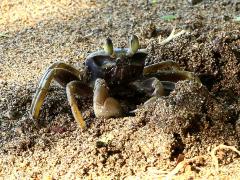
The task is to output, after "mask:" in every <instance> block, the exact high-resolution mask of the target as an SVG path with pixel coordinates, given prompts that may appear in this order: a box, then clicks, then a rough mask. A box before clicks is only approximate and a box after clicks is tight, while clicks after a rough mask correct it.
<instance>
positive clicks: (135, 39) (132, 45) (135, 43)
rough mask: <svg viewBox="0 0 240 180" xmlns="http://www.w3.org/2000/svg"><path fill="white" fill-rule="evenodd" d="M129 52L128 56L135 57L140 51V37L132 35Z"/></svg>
mask: <svg viewBox="0 0 240 180" xmlns="http://www.w3.org/2000/svg"><path fill="white" fill-rule="evenodd" d="M129 45H130V47H129V50H128V52H127V55H128V56H133V55H134V54H135V53H136V52H137V51H138V49H139V47H140V45H139V40H138V37H137V36H136V35H132V36H131V38H130V40H129Z"/></svg>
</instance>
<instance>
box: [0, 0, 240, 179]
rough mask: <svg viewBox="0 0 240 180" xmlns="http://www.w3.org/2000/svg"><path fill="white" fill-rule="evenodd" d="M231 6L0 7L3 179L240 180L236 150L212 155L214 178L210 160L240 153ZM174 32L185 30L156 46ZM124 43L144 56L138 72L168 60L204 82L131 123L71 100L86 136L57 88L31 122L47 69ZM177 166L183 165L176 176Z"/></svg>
mask: <svg viewBox="0 0 240 180" xmlns="http://www.w3.org/2000/svg"><path fill="white" fill-rule="evenodd" d="M239 6H240V5H239V3H238V2H237V1H221V2H220V1H204V2H202V3H199V4H197V5H194V6H192V5H190V4H188V3H187V1H177V3H176V2H175V1H163V2H162V1H137V2H135V1H132V2H128V1H118V2H117V1H74V0H59V1H54V0H36V1H34V3H33V1H30V0H11V1H10V0H3V1H1V2H0V7H1V11H0V17H1V18H0V156H1V159H0V179H44V178H46V179H76V178H78V179H81V178H82V177H86V178H89V179H95V178H96V177H99V178H106V179H122V178H126V179H131V178H136V177H140V178H147V179H148V178H153V179H154V178H165V177H168V178H176V179H179V178H182V179H189V178H194V179H215V178H220V179H238V177H239V176H240V174H239V169H240V158H239V156H240V155H239V154H237V153H236V152H234V150H235V149H230V150H229V149H227V148H226V147H223V149H222V150H221V149H218V150H217V152H216V157H217V158H218V162H219V168H218V169H217V167H216V162H215V161H216V159H214V157H215V156H211V154H210V152H213V150H214V148H215V147H217V146H218V145H220V144H225V145H228V146H231V147H236V148H237V149H240V148H239V147H240V115H239V112H240V98H239V97H240V82H239V81H240V78H239V77H240V67H239V66H240V63H239V62H240V31H239V29H240V24H239V22H238V21H235V20H234V19H235V18H236V16H239V14H240V10H239V9H240V7H239ZM166 15H175V16H174V18H175V19H171V18H170V19H169V17H166ZM174 25H176V27H177V31H180V30H182V29H187V30H188V31H189V33H188V34H185V35H183V36H181V37H179V38H177V39H175V40H174V41H172V42H170V43H168V44H167V45H165V46H161V45H159V39H161V38H162V39H164V38H166V37H167V36H168V35H169V33H170V32H171V29H172V27H173V26H174ZM154 26H155V27H154ZM155 30H157V33H156V32H155ZM131 34H136V35H137V36H138V37H139V39H140V42H141V46H142V48H147V49H148V52H149V57H148V59H147V62H146V64H152V63H155V62H160V61H163V60H174V61H176V62H178V63H179V64H180V65H181V67H182V68H183V69H185V70H188V71H192V72H195V73H196V74H197V75H198V76H199V77H200V79H201V81H202V82H203V85H202V86H199V85H197V84H195V83H192V82H189V81H182V82H179V83H177V84H176V89H175V90H174V91H173V92H171V94H170V95H169V96H166V97H163V98H160V99H159V100H158V101H157V102H156V103H153V104H151V105H149V106H148V107H145V108H141V109H140V110H139V112H138V113H137V114H136V116H131V117H130V116H127V117H123V118H115V119H113V118H112V119H101V118H95V117H94V114H93V110H92V100H91V99H81V98H79V99H78V101H79V106H80V107H81V110H82V112H83V116H84V117H85V119H86V121H87V122H88V124H89V128H88V129H87V130H86V131H82V130H81V129H79V128H78V127H77V124H76V122H75V121H74V119H73V117H72V114H71V111H70V107H69V105H68V102H67V100H66V94H65V90H64V89H62V88H61V87H60V86H58V85H57V84H56V83H53V84H52V86H51V88H50V90H49V95H48V97H47V99H46V101H45V103H44V105H43V108H42V112H41V117H40V120H39V123H36V122H35V121H34V120H32V119H30V118H29V108H30V104H31V100H32V96H33V94H34V92H35V90H36V87H37V84H38V80H39V78H40V77H41V75H42V74H43V72H44V71H45V69H46V68H47V67H48V66H49V65H51V64H52V63H54V62H57V61H62V62H66V63H68V64H72V65H74V66H75V67H78V68H81V67H82V63H83V61H84V59H85V57H86V56H87V55H88V54H89V53H90V52H93V51H96V50H99V49H101V45H102V42H103V41H104V39H105V38H106V37H107V36H110V37H111V38H112V40H113V42H114V46H115V47H126V46H127V41H128V40H127V39H128V37H129V36H130V35H131ZM183 159H185V160H184V161H182V160H183ZM214 162H215V164H214ZM177 165H179V166H180V165H183V166H182V167H181V168H180V169H179V171H176V172H175V171H174V168H175V167H176V166H177ZM179 166H177V167H179Z"/></svg>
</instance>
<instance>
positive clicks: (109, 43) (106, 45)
mask: <svg viewBox="0 0 240 180" xmlns="http://www.w3.org/2000/svg"><path fill="white" fill-rule="evenodd" d="M103 49H104V51H105V52H106V54H107V55H109V56H111V55H113V43H112V40H111V39H110V38H109V37H108V38H107V39H106V41H105V43H104V45H103Z"/></svg>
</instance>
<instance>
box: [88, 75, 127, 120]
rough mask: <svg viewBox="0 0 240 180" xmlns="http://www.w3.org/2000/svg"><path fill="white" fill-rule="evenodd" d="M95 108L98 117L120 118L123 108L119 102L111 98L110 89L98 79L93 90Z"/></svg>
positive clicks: (103, 81)
mask: <svg viewBox="0 0 240 180" xmlns="http://www.w3.org/2000/svg"><path fill="white" fill-rule="evenodd" d="M93 108H94V113H95V116H96V117H105V118H110V117H119V116H121V115H122V108H121V105H120V104H119V102H118V101H117V100H116V99H114V98H112V97H109V94H108V87H107V84H106V82H105V80H103V79H100V78H98V79H96V81H95V85H94V90H93Z"/></svg>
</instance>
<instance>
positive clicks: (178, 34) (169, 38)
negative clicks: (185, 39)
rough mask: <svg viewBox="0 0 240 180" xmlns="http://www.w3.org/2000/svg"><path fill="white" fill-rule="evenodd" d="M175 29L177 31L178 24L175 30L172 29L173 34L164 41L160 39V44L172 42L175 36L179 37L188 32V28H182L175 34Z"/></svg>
mask: <svg viewBox="0 0 240 180" xmlns="http://www.w3.org/2000/svg"><path fill="white" fill-rule="evenodd" d="M175 31H176V26H174V27H173V30H172V32H171V34H170V35H169V36H168V37H167V38H166V39H164V40H163V41H161V39H159V44H160V45H165V44H167V43H168V42H170V41H171V40H173V39H175V38H177V37H179V36H181V35H182V34H184V33H186V32H187V31H186V30H181V31H180V32H178V33H176V34H175Z"/></svg>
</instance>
